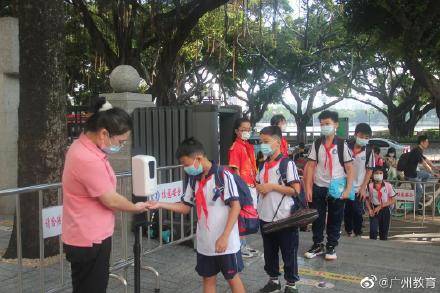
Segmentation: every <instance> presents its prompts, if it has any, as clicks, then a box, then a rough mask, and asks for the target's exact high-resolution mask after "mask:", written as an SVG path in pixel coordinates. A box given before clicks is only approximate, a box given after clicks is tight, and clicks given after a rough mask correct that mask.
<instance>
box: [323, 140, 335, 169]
mask: <svg viewBox="0 0 440 293" xmlns="http://www.w3.org/2000/svg"><path fill="white" fill-rule="evenodd" d="M322 145H323V146H324V149H325V154H326V156H325V164H324V169H325V168H327V161H328V168H329V171H330V177H333V159H332V154H331V152H330V151H331V150H332V148H333V147H334V146H335V144H334V143H332V144H331V146H330V147H329V148H328V147H327V146H326V145H325V142H324V143H323V144H322Z"/></svg>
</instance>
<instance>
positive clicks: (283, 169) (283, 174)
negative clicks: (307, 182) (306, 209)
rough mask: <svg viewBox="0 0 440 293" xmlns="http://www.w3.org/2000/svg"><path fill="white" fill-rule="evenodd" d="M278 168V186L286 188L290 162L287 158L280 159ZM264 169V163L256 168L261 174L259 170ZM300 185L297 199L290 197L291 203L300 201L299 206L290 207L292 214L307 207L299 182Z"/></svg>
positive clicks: (302, 187) (304, 194) (302, 186)
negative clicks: (302, 207)
mask: <svg viewBox="0 0 440 293" xmlns="http://www.w3.org/2000/svg"><path fill="white" fill-rule="evenodd" d="M280 160H281V161H280V166H279V171H280V178H279V179H278V184H280V185H284V186H287V183H288V182H287V168H288V166H289V162H290V161H291V160H290V159H289V158H288V157H282V158H281V159H280ZM263 168H264V163H261V164H260V165H259V166H258V171H259V172H261V170H263ZM300 184H301V190H300V192H299V196H298V197H292V199H293V201H294V202H295V203H296V202H297V201H300V204H299V205H298V204H294V205H293V207H292V212H293V211H295V210H297V209H299V208H300V206H307V200H306V193H305V191H304V190H305V189H304V183H303V181H302V180H301V182H300Z"/></svg>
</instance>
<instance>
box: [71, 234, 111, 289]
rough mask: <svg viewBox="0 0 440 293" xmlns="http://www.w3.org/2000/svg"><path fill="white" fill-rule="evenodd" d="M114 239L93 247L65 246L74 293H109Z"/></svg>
mask: <svg viewBox="0 0 440 293" xmlns="http://www.w3.org/2000/svg"><path fill="white" fill-rule="evenodd" d="M111 239H112V238H111V237H109V238H107V239H105V240H103V241H102V243H101V244H94V245H93V247H77V246H71V245H67V244H64V251H65V252H66V258H67V260H68V261H69V262H70V267H71V270H72V287H73V293H105V292H106V291H107V285H108V278H109V267H110V252H111V247H112V240H111Z"/></svg>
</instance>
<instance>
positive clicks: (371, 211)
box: [368, 209, 374, 218]
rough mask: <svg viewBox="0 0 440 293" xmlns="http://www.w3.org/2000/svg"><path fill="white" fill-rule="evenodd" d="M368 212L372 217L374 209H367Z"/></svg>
mask: <svg viewBox="0 0 440 293" xmlns="http://www.w3.org/2000/svg"><path fill="white" fill-rule="evenodd" d="M368 214H369V215H370V217H372V218H373V217H374V211H373V210H372V209H369V210H368Z"/></svg>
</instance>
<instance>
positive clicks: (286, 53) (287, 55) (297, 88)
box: [256, 0, 355, 141]
mask: <svg viewBox="0 0 440 293" xmlns="http://www.w3.org/2000/svg"><path fill="white" fill-rule="evenodd" d="M302 10H303V13H302V15H301V16H300V17H297V18H295V17H293V16H292V14H291V13H290V12H289V11H286V12H287V13H285V14H281V13H280V14H279V15H278V14H277V18H276V19H278V20H279V21H278V22H277V23H276V24H273V27H274V28H275V31H274V33H273V39H272V40H267V38H262V39H261V40H262V42H261V43H260V44H258V46H256V48H257V54H258V55H259V56H260V58H261V59H262V60H264V62H265V63H266V64H267V66H268V67H269V68H270V72H271V74H272V75H274V76H276V78H277V79H278V80H280V81H282V82H283V83H284V84H285V86H286V88H287V89H288V90H289V91H290V93H291V95H292V96H293V98H294V101H295V103H294V105H292V104H290V103H288V102H286V101H285V100H282V101H281V102H282V103H283V105H284V106H285V107H286V108H287V109H288V110H289V112H290V113H291V114H292V115H293V116H294V118H295V121H296V124H297V127H298V139H299V141H305V139H306V126H307V124H309V122H310V119H311V118H312V116H313V114H314V113H318V112H320V111H322V110H324V109H326V108H328V107H331V106H332V105H334V104H336V103H338V102H339V101H341V100H342V99H343V97H344V95H347V94H348V93H349V87H350V82H351V76H352V73H353V70H354V68H353V62H354V59H355V58H354V56H352V54H351V51H352V49H351V40H350V39H349V38H348V36H347V34H346V31H345V28H344V26H343V23H342V21H341V18H340V16H339V14H338V10H337V7H336V6H335V5H334V4H333V3H332V1H316V2H315V1H308V0H304V1H302ZM318 93H322V94H325V95H326V96H328V97H329V98H332V101H331V102H329V103H324V104H323V105H322V106H320V107H315V99H316V97H317V95H318Z"/></svg>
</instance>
